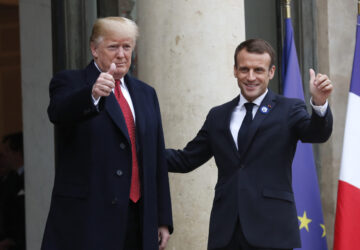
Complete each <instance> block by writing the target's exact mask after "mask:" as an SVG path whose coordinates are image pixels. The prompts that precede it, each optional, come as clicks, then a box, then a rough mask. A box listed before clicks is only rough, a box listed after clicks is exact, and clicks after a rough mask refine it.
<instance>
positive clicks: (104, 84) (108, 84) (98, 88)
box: [92, 63, 116, 100]
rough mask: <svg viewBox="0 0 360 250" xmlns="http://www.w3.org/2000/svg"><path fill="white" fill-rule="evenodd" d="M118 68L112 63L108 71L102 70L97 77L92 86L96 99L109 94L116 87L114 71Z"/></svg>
mask: <svg viewBox="0 0 360 250" xmlns="http://www.w3.org/2000/svg"><path fill="white" fill-rule="evenodd" d="M115 70H116V65H115V63H112V64H111V65H110V68H109V70H108V71H107V72H102V73H101V74H100V75H99V77H98V78H97V79H96V82H95V83H94V85H93V88H92V96H93V97H94V99H95V100H97V99H99V97H101V96H109V95H110V93H111V91H112V89H113V88H114V87H115V80H114V76H113V75H114V72H115Z"/></svg>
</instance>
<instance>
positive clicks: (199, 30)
mask: <svg viewBox="0 0 360 250" xmlns="http://www.w3.org/2000/svg"><path fill="white" fill-rule="evenodd" d="M137 21H138V24H139V27H140V37H139V41H138V45H137V53H138V54H137V57H138V64H137V65H138V76H139V78H140V79H141V80H143V81H145V82H147V83H149V84H151V85H152V86H154V87H155V89H156V90H157V93H158V97H159V101H160V107H161V111H162V119H163V126H164V133H165V141H166V146H167V147H169V148H183V147H184V146H185V145H186V143H187V142H188V141H189V140H191V139H192V138H193V137H194V136H195V135H196V133H197V132H198V130H199V129H200V128H201V126H202V124H203V122H204V121H205V117H206V115H207V113H208V111H209V110H210V108H211V107H213V106H216V105H219V104H222V103H224V102H226V101H228V100H231V99H232V98H234V97H235V96H236V95H238V93H239V89H238V87H237V83H236V80H235V78H234V76H233V65H234V62H233V60H234V59H233V54H234V51H235V48H236V46H237V45H238V44H239V43H240V42H241V41H243V40H244V39H245V32H244V31H245V24H244V8H243V1H238V0H229V1H226V4H225V3H224V2H223V1H220V0H211V1H205V2H204V1H201V0H193V1H188V0H170V1H161V0H153V1H147V0H138V1H137ZM216 179H217V168H216V166H215V163H214V161H213V160H211V161H209V162H208V163H207V164H204V165H203V166H202V167H200V168H199V169H197V170H195V171H193V172H191V173H188V174H170V184H171V185H170V186H171V195H172V204H173V215H174V225H175V232H174V234H173V236H172V238H171V240H170V244H169V247H168V249H184V250H188V249H206V245H207V237H208V227H209V217H210V209H211V206H212V200H213V196H214V186H215V183H216Z"/></svg>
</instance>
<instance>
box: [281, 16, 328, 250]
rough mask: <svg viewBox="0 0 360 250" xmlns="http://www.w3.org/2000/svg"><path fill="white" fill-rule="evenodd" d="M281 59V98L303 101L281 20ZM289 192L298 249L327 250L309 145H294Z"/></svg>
mask: <svg viewBox="0 0 360 250" xmlns="http://www.w3.org/2000/svg"><path fill="white" fill-rule="evenodd" d="M285 29H286V31H285V41H284V48H283V57H282V79H283V88H284V96H286V97H291V98H299V99H302V100H304V91H303V86H302V79H301V75H300V68H299V63H298V57H297V54H296V48H295V42H294V35H293V28H292V24H291V19H290V18H286V19H285ZM292 168H293V171H292V174H293V178H292V179H293V188H294V194H295V201H296V209H297V213H298V219H299V229H300V234H301V245H302V247H301V248H300V249H303V250H327V249H328V248H327V244H326V230H325V226H324V219H323V214H322V207H321V200H320V191H319V185H318V180H317V174H316V169H315V162H314V155H313V151H312V145H311V144H308V143H302V142H300V141H299V142H298V144H297V148H296V153H295V157H294V161H293V166H292Z"/></svg>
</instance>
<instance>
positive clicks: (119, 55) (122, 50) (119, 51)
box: [117, 47, 124, 57]
mask: <svg viewBox="0 0 360 250" xmlns="http://www.w3.org/2000/svg"><path fill="white" fill-rule="evenodd" d="M117 56H118V57H124V48H123V47H119V49H118V51H117Z"/></svg>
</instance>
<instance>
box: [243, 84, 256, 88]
mask: <svg viewBox="0 0 360 250" xmlns="http://www.w3.org/2000/svg"><path fill="white" fill-rule="evenodd" d="M244 85H245V86H246V87H247V88H256V87H257V86H259V84H257V83H244Z"/></svg>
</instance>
